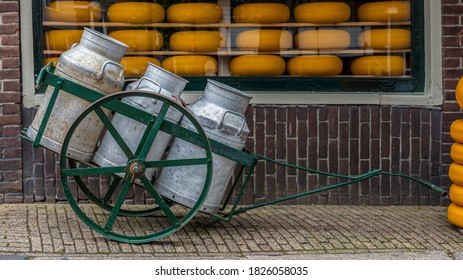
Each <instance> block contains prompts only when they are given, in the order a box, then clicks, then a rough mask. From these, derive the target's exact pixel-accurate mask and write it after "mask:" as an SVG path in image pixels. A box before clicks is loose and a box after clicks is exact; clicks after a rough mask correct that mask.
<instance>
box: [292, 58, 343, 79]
mask: <svg viewBox="0 0 463 280" xmlns="http://www.w3.org/2000/svg"><path fill="white" fill-rule="evenodd" d="M286 68H287V71H288V74H289V75H291V76H333V75H339V74H341V72H342V68H343V64H342V60H341V59H340V58H339V57H337V56H334V55H304V56H296V57H293V58H291V59H290V60H288V63H287V66H286Z"/></svg>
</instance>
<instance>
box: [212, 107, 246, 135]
mask: <svg viewBox="0 0 463 280" xmlns="http://www.w3.org/2000/svg"><path fill="white" fill-rule="evenodd" d="M227 113H230V114H232V115H235V116H238V117H240V118H242V119H243V123H242V124H241V128H240V130H239V131H238V133H237V135H241V134H242V133H243V129H244V125H245V124H246V118H245V117H244V116H243V115H241V114H240V113H237V112H233V111H230V110H226V111H225V113H223V115H222V118H221V119H220V121H219V124H218V125H217V128H218V129H221V128H222V126H223V121H224V120H225V115H226V114H227Z"/></svg>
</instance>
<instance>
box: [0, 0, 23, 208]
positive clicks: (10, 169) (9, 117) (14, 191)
mask: <svg viewBox="0 0 463 280" xmlns="http://www.w3.org/2000/svg"><path fill="white" fill-rule="evenodd" d="M19 46H20V45H19V1H0V203H2V202H19V201H22V170H21V165H22V160H21V143H20V140H19V138H18V137H17V135H18V134H19V131H20V127H21V115H20V104H21V94H20V70H19V69H20V47H19Z"/></svg>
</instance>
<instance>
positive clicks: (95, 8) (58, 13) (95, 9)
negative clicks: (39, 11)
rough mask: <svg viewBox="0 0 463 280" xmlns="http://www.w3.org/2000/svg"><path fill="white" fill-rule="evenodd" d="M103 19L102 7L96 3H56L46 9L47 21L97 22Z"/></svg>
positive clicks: (45, 16)
mask: <svg viewBox="0 0 463 280" xmlns="http://www.w3.org/2000/svg"><path fill="white" fill-rule="evenodd" d="M100 19H101V7H100V4H99V3H98V2H95V1H93V2H92V1H56V2H50V3H48V4H47V6H46V7H45V9H44V20H45V21H63V22H96V21H100Z"/></svg>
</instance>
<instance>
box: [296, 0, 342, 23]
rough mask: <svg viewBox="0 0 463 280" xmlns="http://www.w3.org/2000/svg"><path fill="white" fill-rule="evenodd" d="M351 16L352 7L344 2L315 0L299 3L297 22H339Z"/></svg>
mask: <svg viewBox="0 0 463 280" xmlns="http://www.w3.org/2000/svg"><path fill="white" fill-rule="evenodd" d="M349 18H350V7H349V5H347V4H346V3H343V2H314V3H304V4H300V5H297V6H296V8H295V9H294V19H295V20H296V22H309V23H339V22H345V21H347V20H349Z"/></svg>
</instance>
